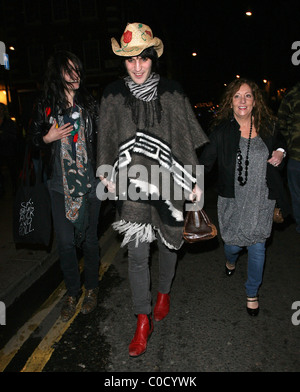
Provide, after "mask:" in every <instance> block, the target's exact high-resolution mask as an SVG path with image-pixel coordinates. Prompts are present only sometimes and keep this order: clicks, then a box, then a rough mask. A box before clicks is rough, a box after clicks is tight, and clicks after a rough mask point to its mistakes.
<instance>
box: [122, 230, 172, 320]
mask: <svg viewBox="0 0 300 392" xmlns="http://www.w3.org/2000/svg"><path fill="white" fill-rule="evenodd" d="M157 244H158V251H159V259H158V261H159V283H158V291H159V292H160V293H162V294H168V293H169V292H170V289H171V285H172V281H173V278H174V275H175V269H176V262H177V252H176V251H173V250H170V249H169V248H168V247H167V246H165V245H164V244H163V243H162V241H161V239H160V238H159V236H158V238H157ZM127 247H128V276H129V282H130V287H131V292H132V302H133V311H134V313H135V314H150V313H151V292H150V269H149V253H150V244H149V243H147V242H139V243H138V246H136V242H135V240H132V241H130V242H129V243H128V245H127Z"/></svg>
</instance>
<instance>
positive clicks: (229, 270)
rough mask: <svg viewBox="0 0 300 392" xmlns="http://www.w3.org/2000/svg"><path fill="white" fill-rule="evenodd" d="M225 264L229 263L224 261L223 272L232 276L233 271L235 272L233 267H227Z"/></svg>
mask: <svg viewBox="0 0 300 392" xmlns="http://www.w3.org/2000/svg"><path fill="white" fill-rule="evenodd" d="M227 264H228V265H229V264H230V263H228V262H227V261H226V263H225V273H226V275H227V276H232V275H233V274H234V272H235V268H228V267H227ZM231 265H232V264H231Z"/></svg>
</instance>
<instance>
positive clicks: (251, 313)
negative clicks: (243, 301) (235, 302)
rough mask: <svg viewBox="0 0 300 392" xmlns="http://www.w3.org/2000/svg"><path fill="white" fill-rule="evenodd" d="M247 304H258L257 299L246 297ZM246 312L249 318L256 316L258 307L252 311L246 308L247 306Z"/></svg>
mask: <svg viewBox="0 0 300 392" xmlns="http://www.w3.org/2000/svg"><path fill="white" fill-rule="evenodd" d="M247 302H257V304H258V297H253V298H250V297H247ZM247 312H248V314H249V315H250V316H257V315H258V312H259V305H258V306H257V308H254V309H253V308H248V306H247Z"/></svg>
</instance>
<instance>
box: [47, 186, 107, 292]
mask: <svg viewBox="0 0 300 392" xmlns="http://www.w3.org/2000/svg"><path fill="white" fill-rule="evenodd" d="M49 192H50V196H51V206H52V217H53V225H54V231H55V234H56V242H57V249H58V254H59V259H60V267H61V270H62V272H63V275H64V281H65V285H66V288H67V293H68V295H70V296H72V297H75V296H77V295H78V294H79V292H80V286H81V285H80V272H79V266H78V258H77V251H76V245H75V238H74V226H73V224H72V223H71V222H70V221H69V220H68V219H67V218H66V214H65V201H64V195H63V194H62V193H59V192H55V191H53V190H49ZM100 206H101V201H100V200H99V199H98V198H97V197H89V203H88V214H89V226H88V229H87V231H86V238H85V241H84V242H83V245H82V250H83V257H84V286H85V288H86V290H91V289H94V288H96V287H98V282H99V265H100V251H99V241H98V220H99V213H100Z"/></svg>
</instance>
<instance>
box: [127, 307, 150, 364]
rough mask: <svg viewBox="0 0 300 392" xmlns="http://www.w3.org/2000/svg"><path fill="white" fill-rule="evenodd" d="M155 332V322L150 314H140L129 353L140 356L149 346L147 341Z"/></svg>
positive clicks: (132, 355)
mask: <svg viewBox="0 0 300 392" xmlns="http://www.w3.org/2000/svg"><path fill="white" fill-rule="evenodd" d="M152 332H153V322H152V318H151V316H150V315H147V314H138V319H137V327H136V331H135V334H134V337H133V339H132V341H131V343H130V345H129V355H130V356H131V357H138V356H139V355H141V354H143V353H144V352H145V351H146V348H147V341H148V338H149V337H150V335H151V333H152Z"/></svg>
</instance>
